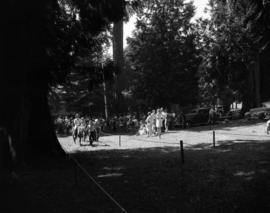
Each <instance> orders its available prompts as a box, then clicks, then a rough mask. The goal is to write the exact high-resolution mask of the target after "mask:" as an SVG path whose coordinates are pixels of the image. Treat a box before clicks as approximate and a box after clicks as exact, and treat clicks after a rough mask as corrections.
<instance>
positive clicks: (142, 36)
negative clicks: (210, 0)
mask: <svg viewBox="0 0 270 213" xmlns="http://www.w3.org/2000/svg"><path fill="white" fill-rule="evenodd" d="M193 15H194V6H193V5H192V3H184V1H163V0H158V1H148V2H147V3H145V5H144V9H143V10H142V11H141V12H139V13H138V14H137V16H138V20H137V23H136V30H135V32H134V34H133V37H132V38H129V39H128V48H127V50H126V52H125V55H126V66H127V69H128V70H129V89H130V92H131V93H132V97H133V98H135V99H136V100H138V101H140V102H142V103H143V104H144V105H148V106H149V107H150V106H163V105H169V104H170V103H181V104H183V105H188V104H192V103H195V102H196V101H197V96H198V87H197V76H196V72H197V67H198V65H199V63H200V58H199V57H198V50H197V49H196V45H195V39H196V35H195V30H194V25H193V24H192V23H191V22H190V19H191V18H192V17H193Z"/></svg>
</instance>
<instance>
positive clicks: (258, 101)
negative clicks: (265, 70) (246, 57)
mask: <svg viewBox="0 0 270 213" xmlns="http://www.w3.org/2000/svg"><path fill="white" fill-rule="evenodd" d="M256 56H257V57H256V61H255V66H254V81H255V101H256V106H257V107H259V106H260V104H261V69H260V54H259V53H257V55H256Z"/></svg>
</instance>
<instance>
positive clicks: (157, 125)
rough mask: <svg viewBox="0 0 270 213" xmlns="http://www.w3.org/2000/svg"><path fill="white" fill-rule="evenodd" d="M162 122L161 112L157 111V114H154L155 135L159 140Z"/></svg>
mask: <svg viewBox="0 0 270 213" xmlns="http://www.w3.org/2000/svg"><path fill="white" fill-rule="evenodd" d="M162 120H163V119H162V114H161V110H160V109H158V110H157V114H156V127H157V135H158V136H159V138H161V128H162Z"/></svg>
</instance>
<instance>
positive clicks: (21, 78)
mask: <svg viewBox="0 0 270 213" xmlns="http://www.w3.org/2000/svg"><path fill="white" fill-rule="evenodd" d="M5 2H6V1H5ZM50 3H51V1H45V0H44V1H27V2H21V1H12V2H11V3H10V2H8V3H5V5H4V6H5V7H4V8H5V10H4V11H2V12H3V13H2V14H1V15H2V17H1V22H2V25H1V26H2V28H1V32H0V35H1V36H0V37H1V50H0V51H1V59H0V60H1V61H0V64H1V75H0V100H1V110H0V125H2V126H5V127H6V128H7V129H8V132H9V133H10V135H11V137H12V139H13V143H14V146H15V149H16V152H17V156H18V158H19V160H20V161H23V160H25V159H31V158H32V157H36V156H47V155H48V154H50V153H55V152H57V153H63V150H62V149H61V146H60V144H59V142H58V141H57V138H56V135H55V132H54V130H53V127H52V122H51V118H50V114H49V108H48V103H47V97H46V96H47V91H48V83H49V82H48V79H49V78H48V73H49V71H48V70H47V65H46V63H47V61H46V60H47V59H46V54H45V53H46V51H45V47H44V46H43V43H44V41H42V40H41V37H42V36H44V35H42V34H43V31H42V29H41V26H42V24H46V23H44V17H46V8H47V7H46V6H48V4H50ZM39 27H40V29H39Z"/></svg>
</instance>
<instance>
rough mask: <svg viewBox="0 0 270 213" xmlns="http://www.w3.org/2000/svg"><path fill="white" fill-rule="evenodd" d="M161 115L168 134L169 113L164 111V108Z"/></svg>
mask: <svg viewBox="0 0 270 213" xmlns="http://www.w3.org/2000/svg"><path fill="white" fill-rule="evenodd" d="M161 114H162V118H163V121H164V128H165V132H168V123H167V117H168V113H167V110H166V109H165V110H163V108H161Z"/></svg>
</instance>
